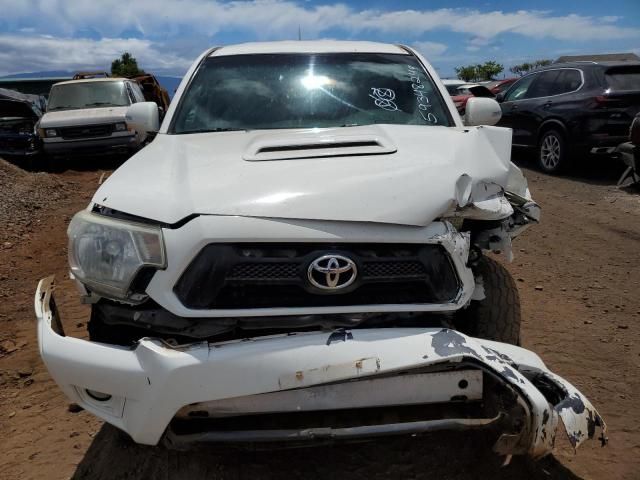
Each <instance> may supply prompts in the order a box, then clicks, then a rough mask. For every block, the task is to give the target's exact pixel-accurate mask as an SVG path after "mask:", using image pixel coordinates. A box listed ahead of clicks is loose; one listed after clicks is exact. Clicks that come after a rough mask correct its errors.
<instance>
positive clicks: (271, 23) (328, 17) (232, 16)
mask: <svg viewBox="0 0 640 480" xmlns="http://www.w3.org/2000/svg"><path fill="white" fill-rule="evenodd" d="M0 11H1V12H3V17H4V19H5V20H6V21H13V22H16V21H20V22H25V23H29V24H30V25H29V26H36V27H38V30H39V31H49V32H56V33H58V34H59V35H61V36H64V35H67V36H69V35H71V34H73V33H74V32H75V31H77V30H78V29H82V28H91V29H95V30H97V31H98V32H100V33H101V34H102V35H103V36H106V37H111V38H114V37H117V36H120V35H121V32H122V31H124V30H127V29H135V30H138V31H140V32H144V33H145V35H147V36H150V37H153V38H172V37H176V36H178V35H180V34H181V32H184V31H186V32H188V33H197V34H203V35H208V36H212V35H215V34H217V33H218V32H220V31H227V30H241V31H242V30H246V31H247V32H250V33H252V34H253V35H254V36H255V37H257V38H295V36H296V34H297V31H298V26H300V28H301V29H302V30H303V32H305V37H309V38H312V37H315V36H318V35H321V34H322V33H323V32H328V31H329V30H332V29H342V30H344V31H347V32H349V33H353V32H368V31H372V32H388V33H396V34H398V33H400V34H402V35H404V36H406V37H414V38H419V37H420V36H421V35H423V34H425V33H426V32H433V31H437V30H449V31H453V32H459V33H465V34H469V35H475V36H479V37H484V38H492V37H495V36H497V35H500V34H502V33H505V32H512V33H515V34H520V35H524V36H527V37H532V38H556V39H562V40H568V39H570V40H579V41H586V40H592V39H600V38H607V39H618V38H630V37H638V36H639V35H640V34H639V32H638V29H634V28H630V27H622V26H618V25H615V23H616V22H617V21H618V20H619V17H614V16H607V17H604V23H603V21H602V20H603V19H602V18H600V17H598V18H596V17H588V16H582V15H576V14H570V15H564V16H553V15H551V14H549V13H548V12H540V11H527V10H519V11H514V12H502V11H491V12H480V11H478V10H473V9H467V8H456V9H448V8H441V9H435V10H398V9H396V10H390V11H380V10H372V9H367V10H360V11H357V10H354V9H353V8H351V7H349V6H347V5H344V4H342V3H334V4H325V5H318V6H313V7H306V6H305V5H304V4H303V3H300V2H296V1H293V0H253V1H246V2H239V1H226V2H225V1H220V0H182V1H180V2H174V1H158V0H135V1H128V2H126V1H125V2H123V1H122V0H100V1H96V2H89V1H86V2H79V1H77V2H76V1H74V2H70V1H67V2H62V1H56V0H0ZM34 12H37V14H34Z"/></svg>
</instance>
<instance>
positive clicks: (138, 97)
mask: <svg viewBox="0 0 640 480" xmlns="http://www.w3.org/2000/svg"><path fill="white" fill-rule="evenodd" d="M131 90H133V97H134V98H135V101H136V103H138V102H144V101H145V98H144V94H143V93H142V90H141V88H140V85H138V84H137V83H132V84H131Z"/></svg>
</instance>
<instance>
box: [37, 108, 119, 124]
mask: <svg viewBox="0 0 640 480" xmlns="http://www.w3.org/2000/svg"><path fill="white" fill-rule="evenodd" d="M128 108H129V107H102V108H82V109H78V110H60V111H53V112H47V113H45V114H44V115H43V116H42V119H41V120H40V127H41V128H57V127H72V126H73V127H75V126H79V125H95V124H98V123H115V122H124V116H125V113H126V112H127V109H128Z"/></svg>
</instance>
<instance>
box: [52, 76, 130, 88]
mask: <svg viewBox="0 0 640 480" xmlns="http://www.w3.org/2000/svg"><path fill="white" fill-rule="evenodd" d="M123 80H128V79H127V78H123V77H107V78H82V79H78V80H69V81H67V82H58V83H56V84H55V86H58V85H69V84H73V83H90V82H122V81H123Z"/></svg>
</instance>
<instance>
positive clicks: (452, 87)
mask: <svg viewBox="0 0 640 480" xmlns="http://www.w3.org/2000/svg"><path fill="white" fill-rule="evenodd" d="M444 87H445V88H446V89H447V92H449V95H460V94H459V93H458V88H460V84H458V83H455V84H453V85H445V86H444Z"/></svg>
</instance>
